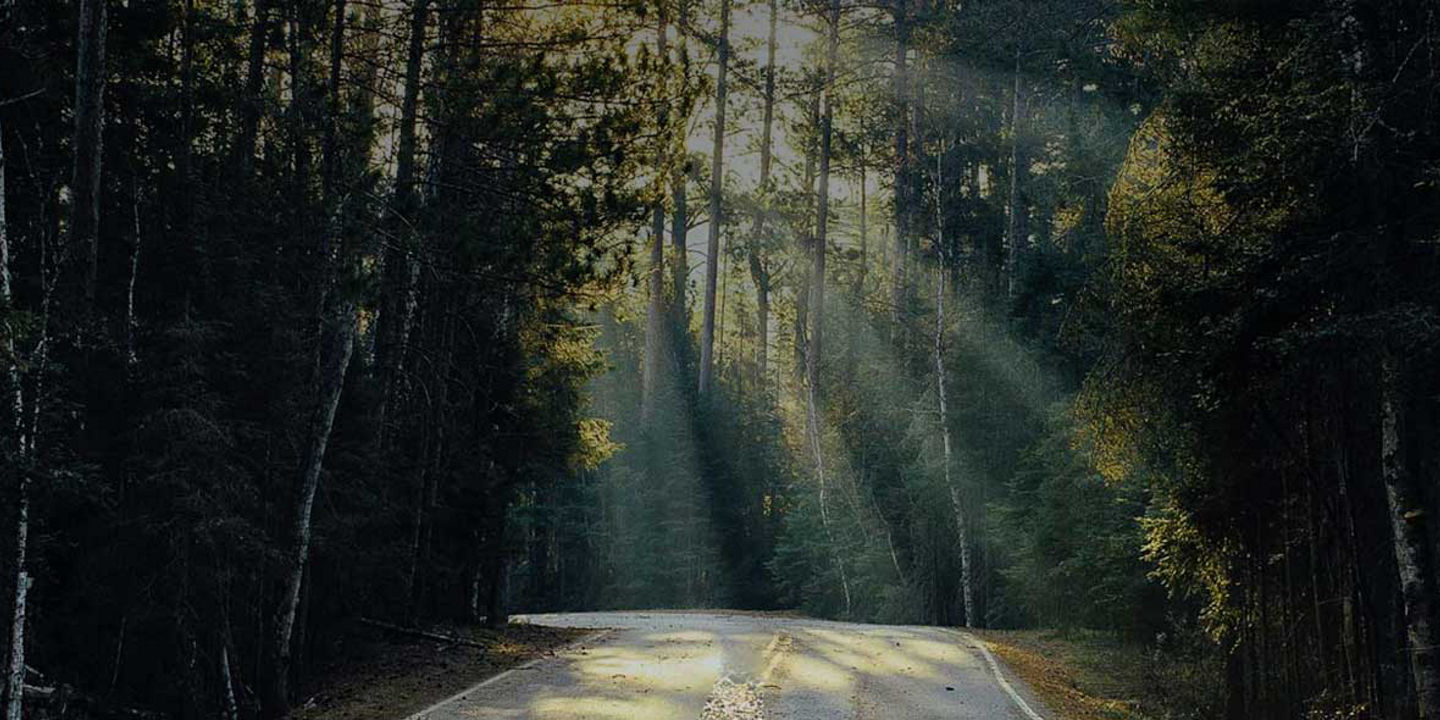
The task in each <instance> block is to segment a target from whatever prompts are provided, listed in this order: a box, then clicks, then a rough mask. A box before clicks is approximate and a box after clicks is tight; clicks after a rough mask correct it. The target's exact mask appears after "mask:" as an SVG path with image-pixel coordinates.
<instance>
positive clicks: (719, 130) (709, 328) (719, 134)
mask: <svg viewBox="0 0 1440 720" xmlns="http://www.w3.org/2000/svg"><path fill="white" fill-rule="evenodd" d="M716 42H717V45H718V49H717V52H718V54H719V57H718V59H717V60H716V63H717V65H716V70H715V141H714V143H713V150H712V151H711V156H710V217H709V223H710V234H709V236H708V239H707V240H706V246H705V247H706V250H705V263H706V264H705V309H704V318H703V320H702V324H701V329H700V395H701V396H706V395H707V394H708V393H709V391H710V386H711V384H712V382H713V380H712V375H713V373H714V367H713V365H714V355H715V289H716V286H717V284H718V280H719V277H720V232H721V229H722V225H723V224H724V216H723V210H724V208H723V207H722V206H721V199H722V195H723V188H724V185H725V100H726V95H727V93H728V90H729V88H728V87H727V81H728V78H727V77H726V76H727V75H728V74H729V71H730V0H720V35H719V36H718V39H717V40H716Z"/></svg>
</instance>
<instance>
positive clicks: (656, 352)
mask: <svg viewBox="0 0 1440 720" xmlns="http://www.w3.org/2000/svg"><path fill="white" fill-rule="evenodd" d="M665 32H666V23H665V14H664V11H663V10H662V11H661V13H660V17H659V20H658V21H657V23H656V25H655V51H656V53H657V54H658V55H659V56H660V57H661V58H664V57H665V56H666V55H667V54H668V53H669V45H668V43H667V42H666V39H665ZM659 125H660V128H661V132H662V137H664V130H665V129H666V128H668V127H669V125H670V117H669V110H668V108H666V107H662V109H661V110H660V118H659ZM665 144H666V143H665V141H664V140H662V141H661V144H660V148H659V152H658V153H657V157H656V161H657V162H656V164H657V166H660V167H663V166H664V162H665V159H666V155H667V154H668V153H667V152H666V147H665ZM658 177H659V176H658V175H657V180H656V185H657V187H656V201H655V208H654V210H653V215H652V217H651V219H650V268H649V270H648V271H647V272H648V275H647V278H646V280H647V283H646V284H647V287H648V290H649V292H650V302H649V307H648V308H647V311H646V318H645V365H644V367H643V368H642V372H641V377H640V424H641V426H642V427H644V428H647V429H648V428H649V426H650V422H651V420H652V419H654V416H655V391H656V386H657V384H658V382H659V375H660V359H661V356H662V355H663V354H664V350H663V347H664V345H665V337H664V336H665V201H664V200H663V196H664V188H663V185H662V182H661V181H660V180H659V179H658Z"/></svg>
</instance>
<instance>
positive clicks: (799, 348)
mask: <svg viewBox="0 0 1440 720" xmlns="http://www.w3.org/2000/svg"><path fill="white" fill-rule="evenodd" d="M806 114H807V117H808V120H809V124H810V127H812V128H818V127H819V126H820V89H819V88H816V89H815V91H814V92H812V93H811V94H810V99H809V101H808V109H807V111H806ZM806 145H807V146H806V148H805V170H804V176H803V180H804V184H805V225H804V230H803V231H802V232H801V233H800V256H801V258H805V257H806V256H808V255H809V254H810V252H811V250H810V246H811V244H812V243H813V242H814V239H813V238H811V237H810V235H811V226H810V223H811V221H812V220H813V219H814V217H815V215H814V210H815V205H814V203H815V164H816V160H817V156H818V155H819V152H820V148H819V143H816V142H810V143H807V144H806ZM811 274H812V272H811V269H810V268H806V269H805V270H804V271H803V272H797V273H795V275H796V276H797V287H796V288H795V328H794V330H795V376H796V377H797V378H803V377H805V376H806V374H807V372H808V370H809V365H808V360H807V359H806V358H807V357H808V356H809V350H808V349H807V347H808V345H809V342H808V341H807V339H806V337H807V335H808V334H809V330H808V327H809V317H810V311H809V308H810V275H811Z"/></svg>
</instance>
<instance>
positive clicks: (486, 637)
mask: <svg viewBox="0 0 1440 720" xmlns="http://www.w3.org/2000/svg"><path fill="white" fill-rule="evenodd" d="M427 630H432V628H427ZM433 631H434V632H436V633H438V634H442V635H447V636H450V637H458V638H464V639H466V640H468V641H470V642H473V643H477V644H478V645H481V646H482V647H475V646H473V645H463V644H457V643H448V642H444V641H441V640H432V639H428V638H418V637H413V636H409V635H403V634H400V633H397V632H393V631H390V630H385V629H380V628H375V627H370V626H366V625H359V624H357V625H356V626H355V627H354V628H353V629H352V631H351V632H350V634H349V635H348V636H347V637H346V641H345V642H346V645H345V649H344V652H343V653H341V654H340V656H339V657H337V658H336V660H335V662H334V663H332V664H331V666H330V667H329V668H328V669H327V670H326V671H324V672H322V673H321V675H320V677H319V679H318V680H317V681H316V682H314V683H313V684H311V685H310V686H309V687H308V688H306V691H305V692H304V693H303V694H302V697H303V698H304V699H303V700H301V701H300V703H299V704H298V705H297V707H295V708H294V709H293V710H292V711H291V717H292V718H296V719H297V720H398V719H399V718H404V717H407V716H409V715H410V714H412V713H414V712H417V711H419V710H423V709H425V708H426V707H429V706H430V705H432V704H434V703H436V702H439V701H441V700H444V699H445V698H447V697H450V696H451V695H454V694H455V693H458V692H460V691H462V690H464V689H466V688H468V687H470V686H472V685H474V684H476V683H478V682H480V681H482V680H484V679H485V678H487V677H491V676H493V675H496V674H498V673H501V672H504V671H505V670H507V669H509V668H512V667H515V666H517V665H520V664H521V663H524V662H527V661H529V660H532V659H534V658H537V657H541V656H543V655H548V654H553V653H554V652H555V651H556V650H558V649H560V648H562V647H564V646H566V645H569V644H570V643H573V642H575V641H576V640H579V639H580V638H582V637H584V636H586V635H588V634H590V633H591V632H592V631H591V630H586V629H580V628H552V627H542V626H539V625H526V624H515V625H511V626H509V627H507V628H505V629H503V630H498V631H494V630H485V629H481V628H473V627H454V626H451V627H440V628H433Z"/></svg>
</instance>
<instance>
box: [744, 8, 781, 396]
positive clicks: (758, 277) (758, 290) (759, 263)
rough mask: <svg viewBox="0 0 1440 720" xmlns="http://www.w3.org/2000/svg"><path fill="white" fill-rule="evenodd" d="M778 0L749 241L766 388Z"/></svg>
mask: <svg viewBox="0 0 1440 720" xmlns="http://www.w3.org/2000/svg"><path fill="white" fill-rule="evenodd" d="M778 15H779V2H778V0H770V37H769V40H768V41H767V42H766V45H765V108H764V119H763V121H762V123H761V130H760V199H761V201H760V207H759V209H758V210H757V211H756V213H755V233H754V238H753V239H752V240H751V243H750V258H749V260H750V279H751V280H752V281H753V282H754V283H755V343H756V348H755V376H756V380H755V384H756V386H757V387H759V388H762V389H763V388H764V385H765V378H766V375H767V374H768V370H769V368H768V365H769V359H770V270H769V267H768V265H767V263H766V261H765V253H764V252H763V249H764V248H762V245H763V244H764V243H765V232H766V231H765V220H766V217H765V215H766V213H767V212H768V211H769V205H770V166H771V163H772V152H771V145H772V142H773V138H774V133H773V128H774V125H775V50H776V45H777V43H776V34H775V26H776V19H777V16H778Z"/></svg>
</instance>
